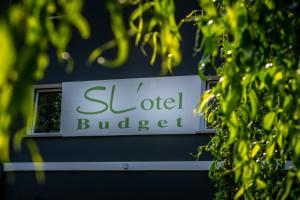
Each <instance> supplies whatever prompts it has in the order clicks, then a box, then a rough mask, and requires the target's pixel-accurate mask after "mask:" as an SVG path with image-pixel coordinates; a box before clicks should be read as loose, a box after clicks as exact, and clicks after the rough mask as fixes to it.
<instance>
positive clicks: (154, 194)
mask: <svg viewBox="0 0 300 200" xmlns="http://www.w3.org/2000/svg"><path fill="white" fill-rule="evenodd" d="M46 178H47V179H46V180H47V181H46V183H45V184H42V185H39V184H36V181H35V177H34V174H33V173H29V172H18V173H17V174H16V180H15V181H16V183H15V184H7V185H6V188H5V193H4V194H3V197H4V199H18V200H19V199H26V200H69V199H70V200H85V199H86V200H111V199H122V200H148V199H149V200H160V199H164V200H169V199H170V200H190V199H203V200H207V199H212V198H213V191H212V185H211V183H210V182H209V179H208V177H207V173H206V172H47V173H46Z"/></svg>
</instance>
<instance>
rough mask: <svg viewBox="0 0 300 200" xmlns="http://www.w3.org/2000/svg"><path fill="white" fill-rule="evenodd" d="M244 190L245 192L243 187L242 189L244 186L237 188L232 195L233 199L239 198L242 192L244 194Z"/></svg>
mask: <svg viewBox="0 0 300 200" xmlns="http://www.w3.org/2000/svg"><path fill="white" fill-rule="evenodd" d="M244 192H245V189H244V187H242V188H241V189H239V190H238V191H237V193H236V194H235V195H234V199H235V200H236V199H239V198H240V197H241V196H242V195H243V194H244Z"/></svg>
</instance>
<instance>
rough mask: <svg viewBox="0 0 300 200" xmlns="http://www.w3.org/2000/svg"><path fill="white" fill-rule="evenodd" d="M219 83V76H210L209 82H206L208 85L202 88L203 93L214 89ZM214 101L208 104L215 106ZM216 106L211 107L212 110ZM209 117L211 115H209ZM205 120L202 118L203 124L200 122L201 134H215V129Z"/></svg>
mask: <svg viewBox="0 0 300 200" xmlns="http://www.w3.org/2000/svg"><path fill="white" fill-rule="evenodd" d="M217 83H218V77H217V76H209V77H208V80H207V81H206V84H205V88H202V90H203V91H202V92H204V91H205V90H210V89H212V88H213V87H215V86H216V84H217ZM213 100H214V99H212V100H210V101H209V102H208V104H210V105H211V104H213V103H214V101H213ZM213 108H214V106H212V107H211V109H213ZM208 116H209V114H208ZM208 116H206V118H205V119H204V118H202V119H201V122H200V132H214V131H215V130H214V129H213V127H212V125H211V124H209V123H208V120H207V117H208Z"/></svg>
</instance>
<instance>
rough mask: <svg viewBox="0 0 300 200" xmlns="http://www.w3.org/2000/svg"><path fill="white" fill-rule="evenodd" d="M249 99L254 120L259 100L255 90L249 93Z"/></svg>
mask: <svg viewBox="0 0 300 200" xmlns="http://www.w3.org/2000/svg"><path fill="white" fill-rule="evenodd" d="M249 99H250V105H251V117H252V119H254V118H255V116H256V113H257V104H258V98H257V96H256V94H255V92H254V91H253V90H251V91H250V92H249Z"/></svg>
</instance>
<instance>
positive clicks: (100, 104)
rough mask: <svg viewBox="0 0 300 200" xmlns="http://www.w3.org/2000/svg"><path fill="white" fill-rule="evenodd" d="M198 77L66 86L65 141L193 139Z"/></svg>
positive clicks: (63, 119) (197, 126) (122, 80)
mask: <svg viewBox="0 0 300 200" xmlns="http://www.w3.org/2000/svg"><path fill="white" fill-rule="evenodd" d="M200 93H201V81H200V79H199V77H198V76H176V77H159V78H137V79H119V80H102V81H84V82H65V83H63V84H62V116H61V134H62V135H63V136H91V135H96V136H103V135H145V134H147V135H149V134H193V133H195V132H196V131H198V130H199V121H200V120H199V117H197V116H195V115H194V114H193V109H194V108H195V106H196V104H197V101H198V100H199V98H200Z"/></svg>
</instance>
